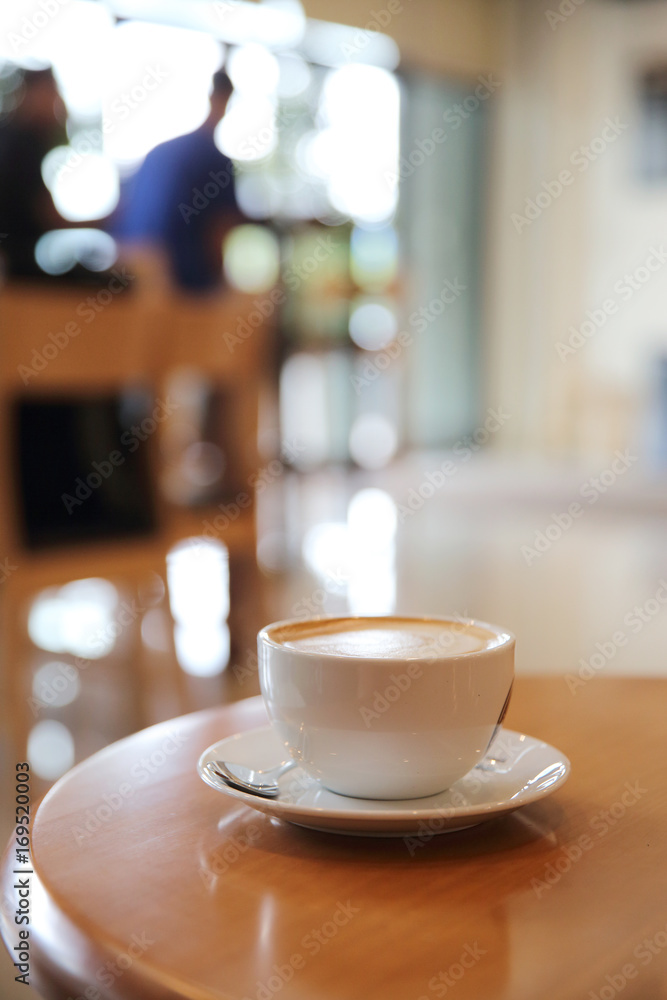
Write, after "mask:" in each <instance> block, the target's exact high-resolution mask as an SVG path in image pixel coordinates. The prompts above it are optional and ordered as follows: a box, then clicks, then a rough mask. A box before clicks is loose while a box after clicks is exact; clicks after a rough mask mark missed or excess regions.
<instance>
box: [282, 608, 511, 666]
mask: <svg viewBox="0 0 667 1000" xmlns="http://www.w3.org/2000/svg"><path fill="white" fill-rule="evenodd" d="M275 638H276V639H278V641H279V642H280V643H281V645H283V646H286V647H287V648H288V649H296V650H303V651H304V652H307V653H316V654H317V653H320V654H324V655H327V654H328V655H332V656H354V657H365V658H367V659H371V658H372V659H376V658H381V659H396V660H399V659H400V660H404V659H424V660H426V659H428V660H433V659H436V658H440V657H447V656H461V655H463V654H465V653H477V652H480V651H482V650H485V649H491V648H493V647H494V646H496V645H498V644H499V643H500V642H502V641H503V637H502V636H498V635H497V634H496V633H494V632H491V631H490V630H488V631H487V630H486V629H484V628H482V627H480V626H479V625H472V624H469V623H467V622H456V621H452V622H446V621H428V620H427V621H419V620H414V619H402V618H376V619H372V618H371V619H368V618H365V619H362V620H355V619H354V618H338V619H335V620H329V621H322V622H321V623H317V622H312V621H311V622H309V623H308V624H307V625H305V624H304V626H303V628H302V629H298V628H296V629H295V628H293V629H292V630H291V632H290V634H289V635H281V636H275Z"/></svg>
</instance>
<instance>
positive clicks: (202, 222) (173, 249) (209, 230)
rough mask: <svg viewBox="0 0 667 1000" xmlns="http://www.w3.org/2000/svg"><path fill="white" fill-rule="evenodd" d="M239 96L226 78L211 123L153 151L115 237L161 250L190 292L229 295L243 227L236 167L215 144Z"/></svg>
mask: <svg viewBox="0 0 667 1000" xmlns="http://www.w3.org/2000/svg"><path fill="white" fill-rule="evenodd" d="M232 91H233V85H232V82H231V80H230V79H229V77H228V76H227V74H226V73H225V72H224V71H222V70H218V72H217V73H215V74H214V76H213V84H212V91H211V95H210V111H209V114H208V117H207V118H206V121H205V122H204V123H203V125H201V126H200V127H199V128H198V129H195V131H194V132H189V133H188V134H186V135H181V136H178V137H177V138H176V139H170V140H169V141H168V142H163V143H161V144H160V145H159V146H156V147H155V149H153V150H151V152H150V153H149V154H148V155H147V156H146V159H145V160H144V161H143V163H142V164H141V166H140V167H139V169H138V171H137V172H136V174H134V175H133V176H132V177H131V178H130V179H129V180H128V181H127V182H126V184H125V185H124V188H125V189H124V192H123V195H122V197H121V207H120V209H119V212H118V213H117V219H118V221H117V229H116V232H115V234H114V235H117V236H118V237H119V238H120V239H121V240H124V241H126V242H129V243H133V244H139V245H141V244H143V245H145V246H149V247H152V248H153V249H158V250H161V251H162V252H163V254H164V256H165V257H166V261H167V266H168V268H169V272H170V276H171V279H172V281H173V282H174V284H175V285H176V286H178V287H179V288H181V289H183V290H184V291H187V292H192V293H206V292H210V291H214V290H216V289H218V288H220V287H221V285H222V283H223V278H222V242H223V238H224V236H225V234H226V232H227V231H228V230H229V229H231V228H232V227H233V226H234V225H237V224H238V223H239V222H241V221H242V216H241V214H240V212H239V209H238V206H237V203H236V195H235V189H234V168H233V165H232V161H231V160H230V159H229V157H227V156H225V155H224V154H223V153H221V152H220V150H219V149H218V147H217V146H216V144H215V142H214V139H213V133H214V131H215V127H216V125H217V124H218V122H219V121H220V120H221V118H222V117H223V115H224V114H225V111H226V109H227V103H228V101H229V98H230V97H231V94H232Z"/></svg>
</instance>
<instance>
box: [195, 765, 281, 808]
mask: <svg viewBox="0 0 667 1000" xmlns="http://www.w3.org/2000/svg"><path fill="white" fill-rule="evenodd" d="M298 763H299V762H298V761H297V760H286V761H283V763H282V764H278V765H277V767H271V768H269V769H268V770H266V771H254V770H253V769H252V768H251V767H246V766H245V764H230V763H227V762H226V761H224V760H214V761H209V763H208V764H205V765H204V768H205V770H206V773H207V774H208V776H209V777H210V778H213V779H214V780H216V779H217V780H218V782H220V781H223V782H224V783H225V784H226V785H229V786H230V787H231V788H237V789H239V791H241V792H249V793H250V794H251V795H259V796H261V797H262V798H265V799H275V798H276V796H277V795H278V792H279V791H280V788H279V787H278V778H280V777H282V775H283V774H285V773H286V772H287V771H291V769H292V768H293V767H296V766H297V764H298Z"/></svg>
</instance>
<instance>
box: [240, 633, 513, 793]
mask: <svg viewBox="0 0 667 1000" xmlns="http://www.w3.org/2000/svg"><path fill="white" fill-rule="evenodd" d="M514 642H515V640H514V636H513V635H512V634H511V633H510V632H508V631H507V630H506V629H503V628H499V627H498V626H496V625H488V624H486V623H485V622H478V621H473V620H468V619H466V620H465V621H460V620H456V619H447V618H442V619H440V618H431V617H429V618H408V617H402V616H396V615H392V616H387V617H368V618H361V617H354V616H323V617H318V618H311V619H307V620H304V619H300V620H291V621H282V622H275V623H274V624H272V625H267V626H266V628H264V629H262V630H261V632H260V633H259V635H258V650H259V680H260V686H261V690H262V695H263V697H264V702H265V705H266V709H267V712H268V715H269V719H270V720H271V724H272V726H273V729H274V731H275V732H276V734H277V735H278V737H279V738H280V740H281V741H282V743H283V744H284V745H285V747H286V748H287V750H288V751H289V753H290V754H291V756H292V757H293V758H294V759H296V760H298V761H299V763H300V765H301V767H302V768H303V769H304V770H305V771H306V772H307V773H308V774H310V775H311V776H312V777H314V778H317V779H318V780H319V781H321V782H322V784H323V785H324V786H325V787H326V788H328V789H330V790H331V791H333V792H338V793H339V794H341V795H349V796H354V797H359V798H369V799H409V798H421V797H424V796H427V795H435V794H436V793H438V792H441V791H443V790H444V789H446V788H449V787H450V785H452V784H453V783H454V782H455V781H457V780H458V779H459V778H462V777H463V775H465V774H467V773H468V771H470V770H471V769H472V768H473V767H474V766H475V764H477V763H478V762H479V761H480V760H481V759H482V758H483V757H484V755H485V753H486V751H487V749H488V746H489V744H490V742H491V740H492V739H493V737H494V735H495V733H496V731H497V729H498V727H499V725H500V723H501V722H502V720H503V718H504V715H505V712H506V711H507V706H508V704H509V698H510V693H511V689H512V682H513V679H514Z"/></svg>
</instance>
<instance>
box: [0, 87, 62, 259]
mask: <svg viewBox="0 0 667 1000" xmlns="http://www.w3.org/2000/svg"><path fill="white" fill-rule="evenodd" d="M21 89H22V96H21V99H20V101H19V103H18V105H17V107H16V109H15V110H14V111H13V112H12V113H10V114H8V115H7V116H6V117H5V118H4V119H2V120H0V233H1V234H2V241H1V242H0V254H1V255H2V257H3V258H4V266H5V270H6V273H7V276H8V277H9V278H21V277H37V276H39V277H43V276H44V275H43V272H42V271H41V269H40V268H39V266H38V265H37V262H36V260H35V244H36V243H37V241H38V239H39V238H40V237H41V236H43V235H44V233H46V232H48V231H49V230H51V229H60V228H62V227H63V226H66V225H68V223H67V222H65V220H64V219H63V218H62V216H61V215H60V214H59V212H58V211H57V209H56V207H55V205H54V203H53V199H52V197H51V194H50V192H49V190H48V188H47V186H46V184H45V183H44V179H43V177H42V162H43V160H44V157H45V156H46V154H47V153H49V152H50V151H51V150H52V149H53V148H54V147H55V146H59V145H62V144H63V143H66V142H67V133H66V129H65V117H66V112H65V105H64V103H63V101H62V99H61V97H60V94H59V92H58V86H57V84H56V81H55V78H54V76H53V72H52V71H51V69H42V70H26V71H25V72H24V75H23V81H22V84H21Z"/></svg>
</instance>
